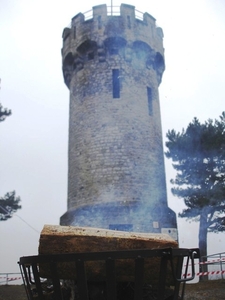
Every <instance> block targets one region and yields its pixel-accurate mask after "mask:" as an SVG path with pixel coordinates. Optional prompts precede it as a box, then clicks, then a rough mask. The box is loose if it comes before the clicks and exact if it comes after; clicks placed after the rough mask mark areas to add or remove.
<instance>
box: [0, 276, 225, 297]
mask: <svg viewBox="0 0 225 300" xmlns="http://www.w3.org/2000/svg"><path fill="white" fill-rule="evenodd" d="M184 299H185V300H199V299H202V300H222V299H223V300H224V299H225V280H209V281H202V282H199V283H195V284H187V285H186V288H185V297H184ZM0 300H27V298H26V293H25V290H24V287H23V285H0Z"/></svg>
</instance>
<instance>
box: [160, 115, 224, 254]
mask: <svg viewBox="0 0 225 300" xmlns="http://www.w3.org/2000/svg"><path fill="white" fill-rule="evenodd" d="M166 137H167V139H168V140H167V141H166V147H167V149H168V150H167V152H166V153H165V155H166V157H167V158H171V159H172V162H173V168H174V169H175V170H176V177H175V179H171V183H172V184H173V188H172V193H173V195H175V196H177V197H179V198H182V199H183V200H184V202H185V204H186V208H185V209H184V210H183V211H182V213H180V214H179V216H180V217H186V218H190V219H194V220H197V221H199V248H200V250H201V255H203V256H205V255H207V233H208V232H219V231H225V112H223V113H222V115H221V116H220V117H219V119H216V120H214V121H213V120H211V119H209V120H207V121H206V122H205V123H200V122H199V120H198V119H197V118H194V119H193V121H192V122H191V123H190V124H189V125H188V126H187V128H186V129H183V130H182V131H181V132H176V131H175V130H169V131H168V132H167V135H166Z"/></svg>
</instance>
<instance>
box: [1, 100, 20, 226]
mask: <svg viewBox="0 0 225 300" xmlns="http://www.w3.org/2000/svg"><path fill="white" fill-rule="evenodd" d="M10 115H11V110H8V109H6V108H3V107H2V105H1V103H0V122H2V121H4V120H5V118H6V117H8V116H10ZM19 202H20V197H16V193H15V191H13V192H9V193H7V194H6V195H5V196H4V197H0V221H6V220H8V219H9V218H11V217H12V215H13V213H15V212H16V211H17V210H18V209H20V208H21V206H20V205H19Z"/></svg>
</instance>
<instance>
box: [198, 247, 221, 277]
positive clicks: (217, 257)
mask: <svg viewBox="0 0 225 300" xmlns="http://www.w3.org/2000/svg"><path fill="white" fill-rule="evenodd" d="M201 266H202V268H201V269H202V271H203V272H204V273H205V274H204V275H203V276H208V278H209V279H210V278H211V277H213V279H215V276H216V277H217V278H216V279H225V252H221V253H215V254H211V255H207V256H202V257H201Z"/></svg>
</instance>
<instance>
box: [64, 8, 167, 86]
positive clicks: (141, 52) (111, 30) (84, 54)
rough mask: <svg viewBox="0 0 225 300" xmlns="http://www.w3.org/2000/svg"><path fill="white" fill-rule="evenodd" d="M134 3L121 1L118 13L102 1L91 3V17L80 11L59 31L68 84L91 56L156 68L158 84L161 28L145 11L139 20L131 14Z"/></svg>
mask: <svg viewBox="0 0 225 300" xmlns="http://www.w3.org/2000/svg"><path fill="white" fill-rule="evenodd" d="M135 12H136V11H135V8H134V6H131V5H127V4H121V6H120V14H119V15H116V16H115V15H109V14H108V12H107V6H106V5H98V6H95V7H93V10H92V14H93V16H92V18H91V19H88V20H86V19H85V15H84V14H82V13H79V14H77V15H76V16H75V17H74V18H73V19H72V22H71V28H68V27H67V28H65V29H64V31H63V48H62V59H63V75H64V80H65V83H66V85H67V86H68V87H69V86H70V81H71V78H72V76H73V74H75V73H77V72H79V71H80V70H81V69H83V68H84V66H85V64H86V63H88V62H90V61H91V60H95V63H104V62H105V61H106V60H107V59H108V58H109V57H110V56H117V55H118V56H119V57H120V58H122V59H123V60H124V62H127V63H130V64H131V65H133V66H137V65H138V68H146V69H152V70H154V71H155V72H156V76H157V81H158V84H160V82H161V78H162V74H163V71H164V69H165V63H164V48H163V32H162V29H161V28H159V27H157V26H156V23H155V19H154V18H153V17H152V16H151V15H150V14H148V13H144V14H143V18H142V20H141V19H139V18H137V17H136V15H135Z"/></svg>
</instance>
